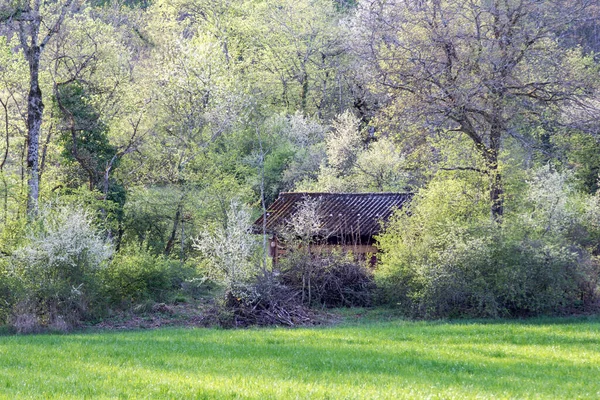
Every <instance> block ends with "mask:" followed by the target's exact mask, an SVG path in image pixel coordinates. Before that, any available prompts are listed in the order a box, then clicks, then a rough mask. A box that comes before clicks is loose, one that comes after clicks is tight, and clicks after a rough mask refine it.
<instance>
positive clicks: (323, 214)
mask: <svg viewBox="0 0 600 400" xmlns="http://www.w3.org/2000/svg"><path fill="white" fill-rule="evenodd" d="M411 197H412V194H411V193H306V192H296V193H281V194H280V195H279V197H278V198H277V200H275V202H274V203H273V204H271V206H270V207H269V208H268V209H267V213H266V228H267V231H268V232H277V231H278V230H280V229H282V227H285V226H286V225H287V224H288V223H289V220H290V218H291V217H292V216H293V214H294V213H295V212H296V211H297V210H298V208H299V207H300V205H301V204H302V203H303V202H304V201H306V200H316V201H317V213H318V215H319V217H320V219H321V227H322V231H323V232H322V233H323V234H325V235H329V236H342V235H359V236H373V235H376V234H377V233H379V230H380V221H386V220H387V219H388V218H389V217H390V215H391V214H392V213H393V212H394V210H395V209H400V208H402V207H403V206H404V204H405V203H406V202H407V201H409V200H410V199H411ZM263 217H264V216H261V217H260V218H258V219H257V220H256V221H255V222H254V230H255V231H257V232H260V231H262V225H263Z"/></svg>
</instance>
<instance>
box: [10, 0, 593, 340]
mask: <svg viewBox="0 0 600 400" xmlns="http://www.w3.org/2000/svg"><path fill="white" fill-rule="evenodd" d="M599 52H600V5H599V4H598V1H595V0H547V1H535V0H468V1H463V0H358V1H353V0H336V1H334V0H293V1H292V0H113V1H110V0H44V1H42V0H0V106H1V107H0V139H1V140H0V178H1V182H0V252H1V255H2V256H1V259H0V317H1V318H2V320H3V322H5V323H11V324H13V325H15V326H16V327H17V328H18V329H20V330H23V331H26V330H27V329H33V327H38V326H55V327H60V326H61V324H63V325H64V324H66V325H69V326H71V325H76V324H77V323H79V322H80V321H82V320H86V319H98V318H102V316H104V315H107V313H108V312H109V310H115V309H119V308H128V307H135V306H139V305H140V304H147V302H168V301H171V300H172V296H174V295H175V294H174V293H179V294H178V295H177V296H180V297H181V296H188V297H189V298H192V297H194V296H195V295H196V294H197V293H200V292H203V291H204V290H205V289H206V290H208V288H210V287H213V286H215V287H218V288H221V289H220V290H222V291H223V293H224V295H220V294H219V295H215V296H216V297H222V299H221V302H220V303H219V304H221V306H223V307H229V314H227V315H226V316H225V317H227V318H234V319H235V318H238V317H239V318H242V317H244V318H245V320H246V321H250V322H257V323H263V322H264V323H267V322H279V323H289V324H291V323H296V322H298V321H300V322H301V321H303V320H304V319H308V318H309V317H308V315H309V314H307V313H304V312H301V311H299V310H301V309H303V307H305V306H311V305H315V304H318V305H320V306H321V305H326V306H329V305H371V304H385V305H392V306H395V307H399V308H401V309H402V310H403V311H404V312H405V313H406V315H410V316H415V317H453V316H477V317H479V316H484V317H490V316H491V317H498V316H523V315H534V314H540V313H542V314H552V313H565V312H568V313H570V312H588V311H590V310H594V309H596V308H595V307H597V306H598V295H599V293H598V291H599V287H598V283H599V274H600V264H599V263H600V259H599V258H598V257H599V254H600V242H599V240H600V194H599V192H598V189H599V173H600V58H599V56H598V54H600V53H599ZM281 191H319V192H411V193H415V197H414V199H413V201H412V203H411V205H410V207H409V208H408V209H407V210H403V212H399V213H398V214H397V215H396V217H394V218H393V219H392V221H390V223H389V225H388V226H387V228H386V231H385V233H383V234H382V235H381V236H380V237H379V246H380V249H381V252H380V254H379V263H378V265H377V268H376V269H375V270H374V271H372V270H369V269H367V268H366V267H365V266H362V265H354V264H356V263H354V262H353V261H352V260H351V259H350V258H348V257H347V256H346V255H343V254H336V255H331V256H329V259H328V260H325V261H324V260H323V259H322V258H320V259H318V260H315V259H314V258H315V257H314V256H311V255H310V254H296V255H292V256H290V257H289V259H288V260H287V264H285V265H284V266H283V267H282V268H283V271H282V272H280V271H277V273H274V271H272V267H271V265H270V261H269V260H268V259H267V257H266V256H265V254H264V251H263V248H264V247H263V244H264V241H263V238H262V237H260V235H251V234H250V233H249V229H248V227H249V223H250V222H251V221H252V220H253V219H254V218H256V217H257V216H258V215H260V214H261V213H262V212H263V210H264V209H265V207H266V206H267V205H268V204H269V203H271V202H272V201H273V200H274V199H275V198H276V197H277V195H278V193H279V192H281ZM407 211H408V212H407ZM305 214H306V215H304V219H303V220H304V221H305V222H306V229H317V230H318V221H315V220H314V219H313V220H312V221H311V219H310V218H308V217H310V210H308V209H307V210H305ZM299 220H302V218H299ZM311 237H312V236H311V235H305V236H303V235H301V234H296V235H294V234H293V233H292V234H290V238H289V241H290V243H292V242H294V241H310V240H312V239H311ZM306 247H310V246H302V245H295V244H294V245H292V248H297V249H303V248H306ZM297 253H302V252H301V251H298V252H297ZM348 277H351V278H348ZM334 278H335V279H337V281H336V282H337V283H336V285H333V286H331V285H330V284H331V281H332V279H334ZM286 279H287V280H286ZM311 279H312V281H311ZM307 282H308V283H307ZM311 282H312V283H311ZM319 285H320V286H319ZM327 285H330V286H327ZM307 290H308V292H307ZM336 291H337V292H336ZM217 292H218V290H217ZM182 293H183V295H182ZM219 293H220V292H219ZM274 293H277V294H274ZM336 293H337V294H336ZM316 294H319V296H316ZM170 296H171V297H170ZM290 299H293V300H290ZM259 304H260V305H261V306H260V307H258V306H257V305H259ZM249 309H251V310H257V309H262V310H263V311H264V312H265V313H266V314H265V315H266V316H265V315H263V317H261V318H262V319H261V318H258V319H254V320H253V319H252V318H251V317H250V316H249V315H248V314H249V313H250V311H248V310H249ZM231 310H233V311H231ZM236 313H237V314H236ZM238 314H239V315H238ZM232 315H233V317H232ZM236 315H237V316H236Z"/></svg>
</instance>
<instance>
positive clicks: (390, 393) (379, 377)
mask: <svg viewBox="0 0 600 400" xmlns="http://www.w3.org/2000/svg"><path fill="white" fill-rule="evenodd" d="M348 321H349V322H348ZM599 376H600V318H597V317H583V318H566V319H533V320H525V321H462V322H409V321H404V320H401V319H393V320H382V319H381V318H379V319H378V318H357V319H356V321H352V317H351V316H347V317H346V322H343V323H341V324H338V325H336V326H328V327H315V328H298V329H283V328H268V329H265V328H261V329H258V328H257V329H247V330H222V329H200V328H198V329H190V328H163V329H156V330H137V331H122V332H121V331H102V332H93V331H92V332H82V333H73V334H68V335H60V334H42V335H27V336H14V335H3V336H0V398H10V399H14V398H60V399H68V398H77V399H80V398H117V399H133V398H152V399H159V398H160V399H165V398H166V399H169V398H173V399H180V398H193V399H215V398H216V399H220V398H227V399H231V398H243V399H268V398H277V399H280V398H281V399H288V398H292V399H296V398H307V399H308V398H310V399H359V398H360V399H399V398H432V399H437V398H440V399H441V398H443V399H450V398H460V399H463V398H485V399H488V398H503V399H504V398H536V399H540V398H562V399H567V398H568V399H575V398H590V399H591V398H595V399H596V398H600V380H599V379H598V377H599Z"/></svg>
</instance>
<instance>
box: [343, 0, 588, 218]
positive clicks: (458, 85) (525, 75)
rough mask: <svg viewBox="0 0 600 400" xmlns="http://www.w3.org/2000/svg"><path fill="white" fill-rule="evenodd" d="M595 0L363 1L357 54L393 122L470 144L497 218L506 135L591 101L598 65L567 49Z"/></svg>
mask: <svg viewBox="0 0 600 400" xmlns="http://www.w3.org/2000/svg"><path fill="white" fill-rule="evenodd" d="M594 2H595V1H594V0H575V1H571V0H568V1H567V0H552V1H543V2H540V1H532V0H505V1H501V0H493V1H479V0H469V1H462V0H429V1H400V0H394V1H383V0H371V1H367V2H364V3H361V7H360V9H359V11H358V13H357V16H356V19H355V25H356V29H357V31H358V32H360V33H359V37H360V40H359V42H358V44H357V46H356V47H355V50H356V51H357V53H358V55H360V56H361V57H362V59H363V60H364V62H365V67H366V68H367V69H366V72H365V74H366V75H368V77H369V78H370V83H371V84H372V85H373V87H374V88H375V90H376V91H379V92H383V93H385V94H386V95H387V100H388V102H387V110H386V111H387V115H389V116H392V118H393V119H400V120H402V121H404V123H405V125H410V124H413V125H418V126H420V127H421V129H422V130H423V131H424V132H435V131H439V130H445V131H447V132H454V133H456V134H457V135H461V136H463V137H465V138H467V139H468V140H469V141H470V142H471V143H472V144H473V146H474V149H475V151H476V152H477V153H478V154H479V155H480V157H481V158H482V160H483V161H484V168H483V169H480V168H473V167H471V169H473V170H474V171H477V172H480V173H483V174H486V175H487V176H488V178H489V200H490V207H491V210H490V211H491V216H492V218H493V219H494V220H496V221H500V220H501V217H502V214H503V182H502V172H501V171H502V169H501V165H500V164H501V159H500V156H501V150H502V149H503V143H504V141H505V140H506V139H507V137H509V136H512V137H516V138H518V139H522V138H523V135H522V133H523V132H524V131H528V130H531V129H533V128H536V129H542V130H547V131H550V130H551V129H552V127H556V126H559V125H560V116H561V108H562V107H564V106H566V105H569V104H581V103H585V102H586V101H587V99H588V98H589V97H590V95H591V94H592V92H593V90H592V87H593V84H594V79H593V78H592V76H593V75H592V74H591V72H592V71H593V68H580V67H577V65H581V63H582V56H581V54H580V52H579V51H578V50H577V49H575V50H573V49H568V48H565V47H562V46H560V45H559V44H558V39H559V36H560V35H561V34H562V33H563V32H565V30H566V29H567V28H568V27H569V26H570V24H572V23H574V22H576V21H577V20H578V19H579V18H582V17H583V16H584V15H585V13H586V11H587V10H588V8H589V6H590V5H591V4H592V3H594Z"/></svg>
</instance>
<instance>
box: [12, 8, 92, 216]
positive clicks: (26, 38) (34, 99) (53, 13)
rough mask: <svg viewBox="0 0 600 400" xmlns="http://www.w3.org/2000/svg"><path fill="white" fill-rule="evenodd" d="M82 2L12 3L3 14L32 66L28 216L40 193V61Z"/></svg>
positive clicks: (29, 120)
mask: <svg viewBox="0 0 600 400" xmlns="http://www.w3.org/2000/svg"><path fill="white" fill-rule="evenodd" d="M79 3H80V0H61V1H57V2H52V3H43V2H42V1H41V0H16V1H12V2H11V3H10V4H9V5H8V6H5V8H4V9H3V10H2V11H3V13H2V15H3V16H2V19H4V20H5V21H8V22H9V23H14V24H17V25H18V32H19V33H18V35H19V40H20V43H21V48H22V51H23V55H24V56H25V59H26V60H27V63H28V64H29V95H28V97H27V176H28V183H27V184H28V196H27V212H28V214H29V215H34V214H36V213H37V209H38V198H39V192H40V181H39V141H40V132H41V128H42V117H43V113H44V102H43V101H42V90H41V88H40V82H39V75H40V61H41V59H42V53H43V51H44V48H45V47H46V45H48V42H49V41H50V40H51V39H52V37H53V36H54V35H55V34H56V33H58V32H59V31H60V29H61V26H62V24H63V21H64V20H65V17H66V16H67V14H68V12H69V10H70V9H71V7H75V6H78V5H79Z"/></svg>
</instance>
